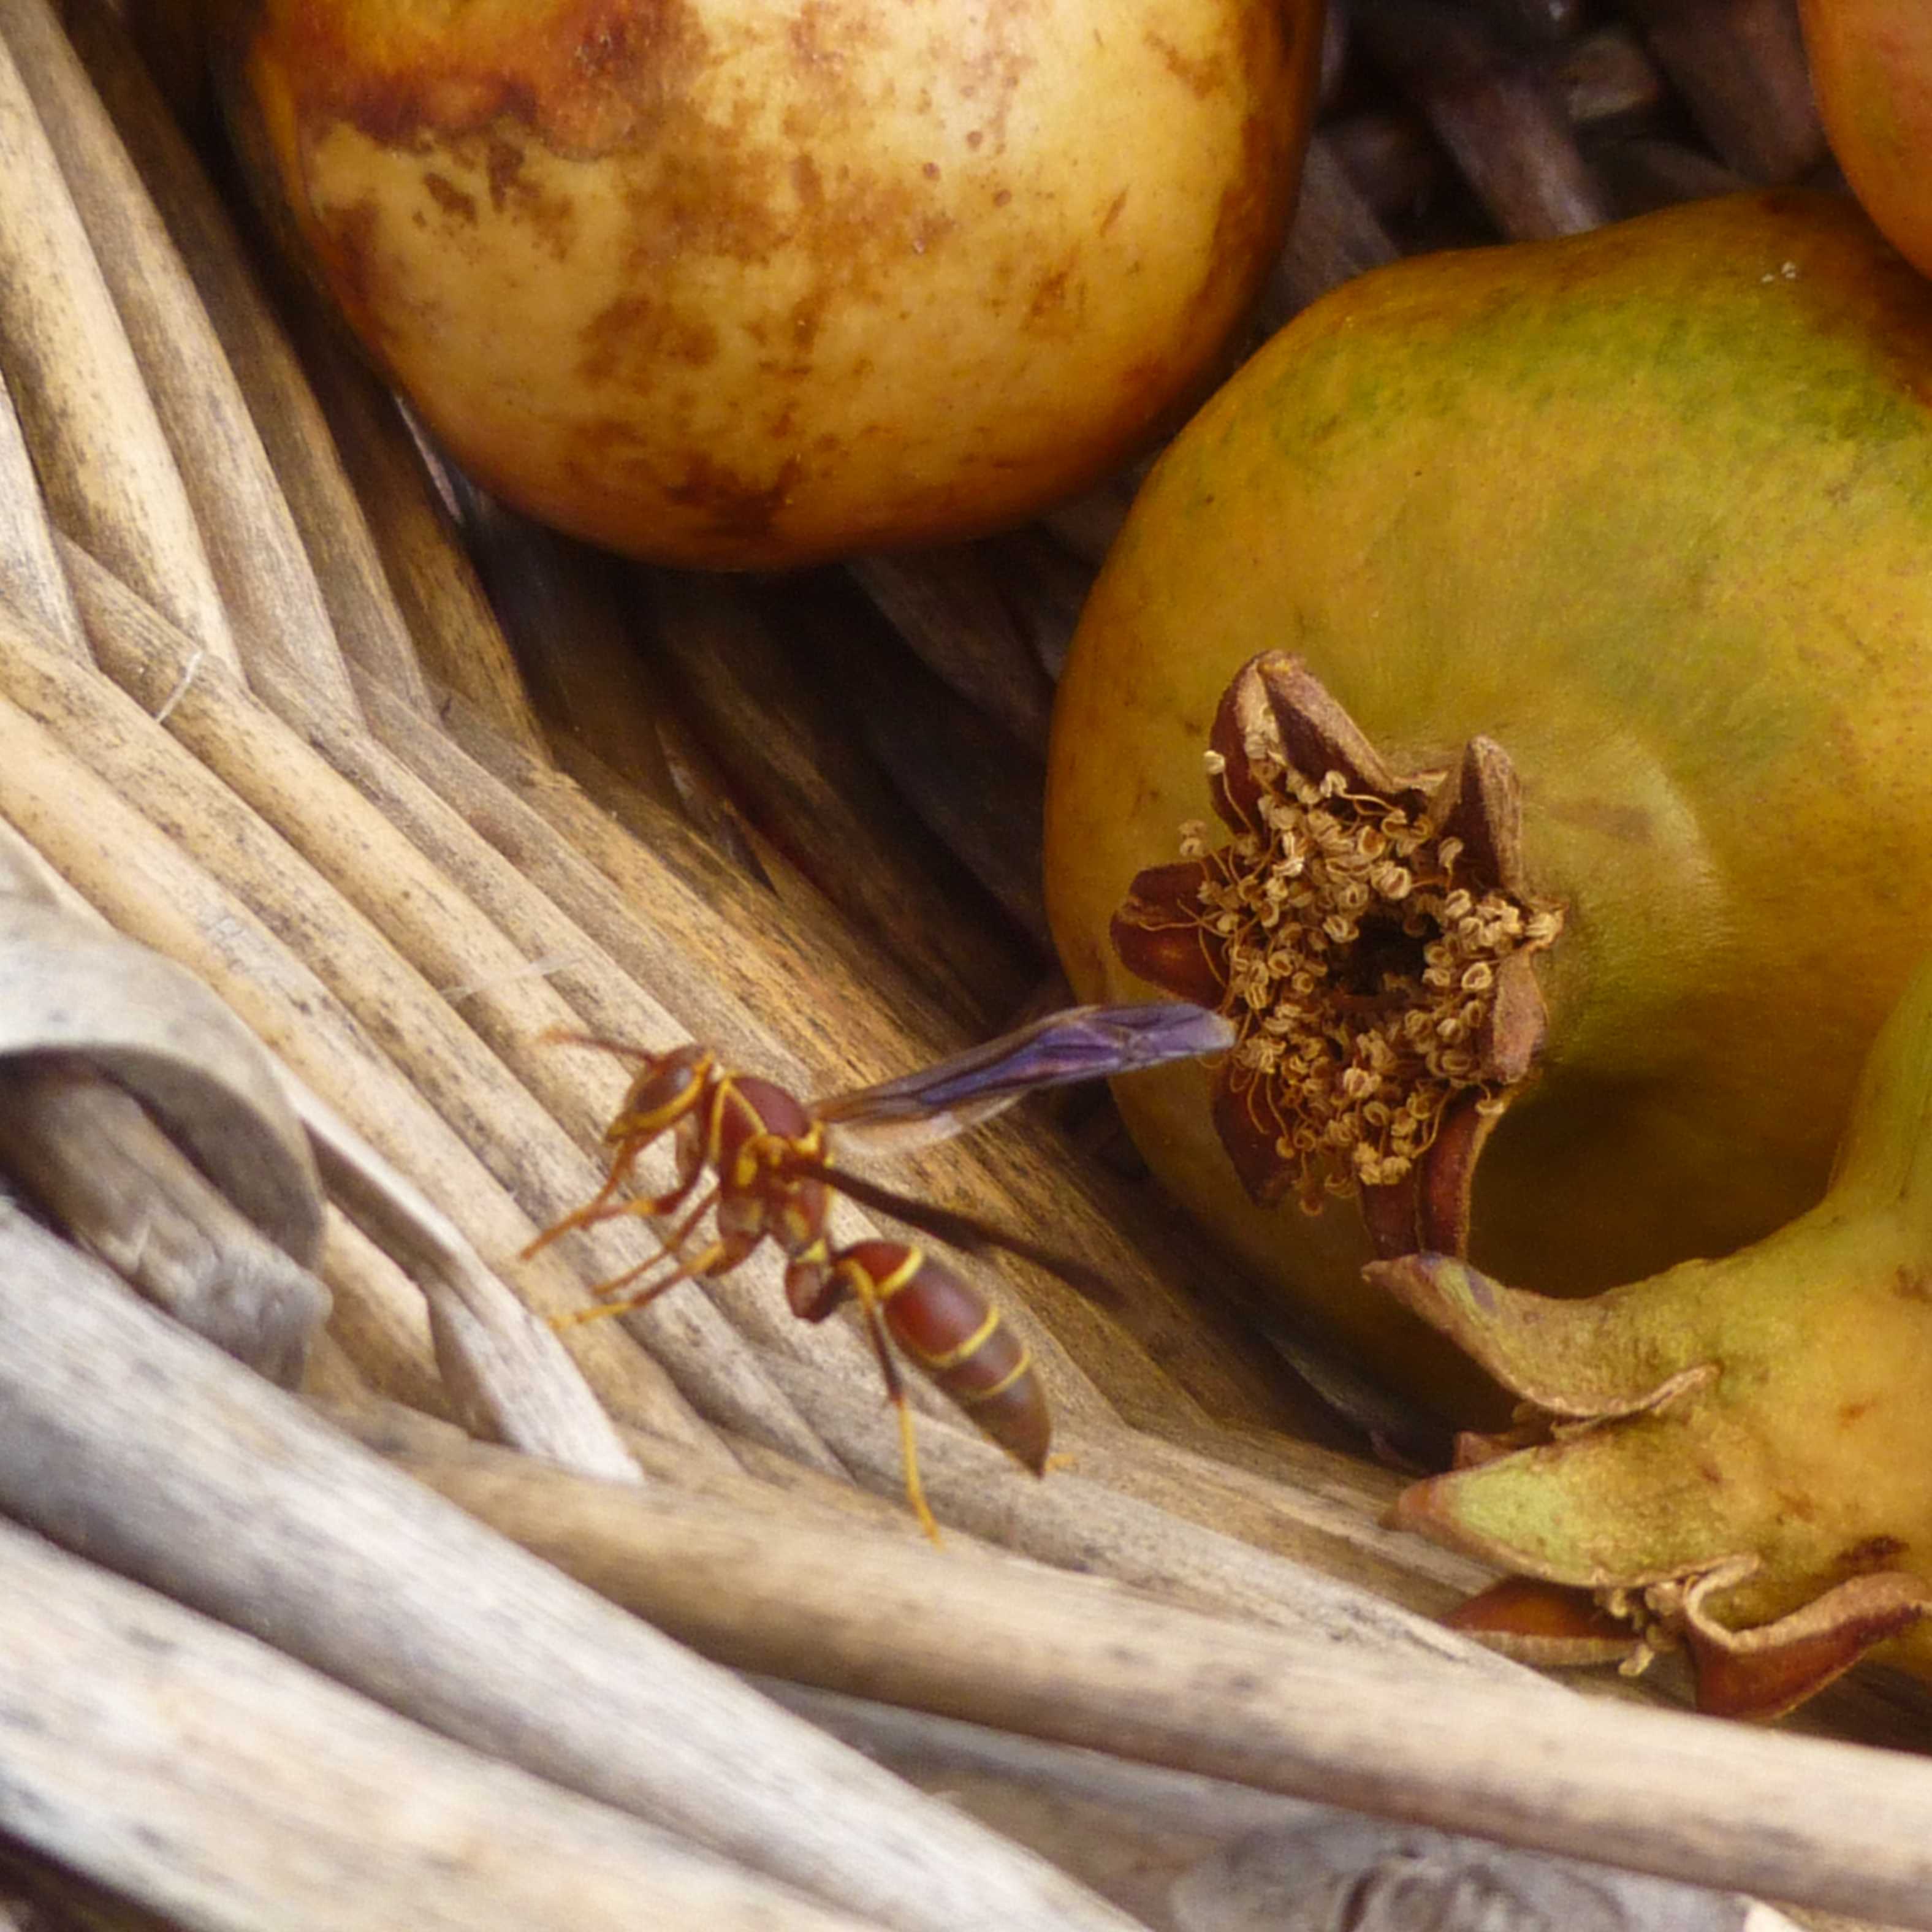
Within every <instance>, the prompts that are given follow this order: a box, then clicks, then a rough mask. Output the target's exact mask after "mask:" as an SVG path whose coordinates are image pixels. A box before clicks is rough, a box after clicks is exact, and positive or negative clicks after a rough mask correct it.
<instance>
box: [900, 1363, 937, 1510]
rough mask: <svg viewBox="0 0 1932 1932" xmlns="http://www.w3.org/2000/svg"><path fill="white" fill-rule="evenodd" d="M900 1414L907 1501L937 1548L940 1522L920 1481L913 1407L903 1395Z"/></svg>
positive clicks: (901, 1456)
mask: <svg viewBox="0 0 1932 1932" xmlns="http://www.w3.org/2000/svg"><path fill="white" fill-rule="evenodd" d="M895 1407H896V1408H897V1409H898V1412H899V1461H900V1463H901V1466H903V1468H904V1471H905V1493H906V1501H907V1502H909V1503H910V1504H911V1505H912V1511H913V1515H914V1516H916V1517H918V1518H919V1528H920V1529H922V1530H924V1531H925V1532H926V1535H927V1536H928V1537H929V1538H930V1539H931V1541H932V1542H933V1544H935V1546H936V1545H937V1544H938V1543H939V1541H940V1540H941V1539H940V1535H939V1522H938V1518H937V1517H935V1516H934V1514H932V1509H931V1508H929V1506H928V1505H927V1502H926V1485H925V1484H923V1483H922V1482H921V1481H919V1443H918V1440H917V1439H916V1436H914V1434H913V1421H912V1405H911V1403H909V1402H907V1400H906V1399H905V1397H904V1395H903V1394H900V1395H899V1396H898V1397H895Z"/></svg>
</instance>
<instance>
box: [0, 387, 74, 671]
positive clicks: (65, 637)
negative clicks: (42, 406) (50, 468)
mask: <svg viewBox="0 0 1932 1932" xmlns="http://www.w3.org/2000/svg"><path fill="white" fill-rule="evenodd" d="M0 583H4V584H5V586H6V594H7V600H8V601H10V603H13V604H17V605H18V606H19V607H20V608H21V609H22V610H24V611H26V613H27V616H28V618H29V619H31V621H32V622H34V623H35V624H37V625H39V626H40V628H41V629H42V630H43V631H46V634H47V635H48V636H49V637H50V638H52V640H55V642H56V643H58V644H59V646H61V648H62V649H64V650H65V651H68V652H70V653H71V655H74V656H75V657H77V658H84V657H86V655H87V635H86V632H85V631H83V629H82V628H81V622H80V611H79V610H77V609H76V608H75V607H74V592H72V591H71V589H68V581H67V577H66V574H65V572H64V571H62V568H61V562H60V553H59V551H58V550H57V549H56V548H55V545H54V537H53V532H52V529H51V528H49V525H48V523H47V511H46V503H45V502H43V500H42V499H41V496H40V479H39V478H37V477H36V476H35V475H34V459H33V458H32V457H31V455H29V454H28V449H27V444H26V437H24V436H23V434H22V432H21V429H20V416H19V415H18V413H17V412H16V411H15V410H14V407H13V396H12V395H11V394H10V392H9V391H8V389H7V384H6V382H5V378H4V377H0Z"/></svg>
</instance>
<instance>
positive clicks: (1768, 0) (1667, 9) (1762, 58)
mask: <svg viewBox="0 0 1932 1932" xmlns="http://www.w3.org/2000/svg"><path fill="white" fill-rule="evenodd" d="M1628 10H1629V11H1630V12H1631V13H1632V14H1634V16H1635V17H1636V18H1637V22H1638V23H1639V24H1640V26H1642V28H1643V32H1644V37H1645V38H1646V40H1648V42H1649V44H1650V49H1651V51H1652V52H1653V53H1654V54H1655V55H1656V56H1657V59H1658V65H1659V66H1661V68H1663V69H1664V71H1665V72H1666V73H1667V74H1669V76H1670V78H1671V80H1673V82H1675V83H1676V86H1677V87H1678V89H1679V90H1680V92H1682V95H1683V96H1684V98H1685V101H1687V102H1688V104H1689V106H1690V109H1691V117H1692V118H1693V119H1694V120H1695V121H1696V122H1697V125H1698V127H1699V128H1700V130H1701V131H1702V132H1703V135H1704V137H1705V139H1706V140H1708V141H1709V142H1710V143H1711V145H1712V147H1713V148H1715V149H1716V150H1717V151H1718V155H1719V157H1720V158H1721V160H1723V161H1724V163H1725V164H1726V165H1727V166H1729V167H1731V168H1733V169H1736V171H1737V172H1739V174H1741V175H1743V176H1744V177H1745V179H1746V180H1747V181H1761V182H1766V183H1783V182H1786V181H1796V179H1797V178H1799V176H1800V175H1802V174H1804V173H1805V172H1806V171H1807V170H1808V169H1811V168H1813V167H1814V166H1817V163H1819V162H1820V160H1823V159H1824V158H1825V131H1824V129H1823V126H1822V124H1820V121H1819V118H1818V108H1817V102H1816V101H1814V99H1813V98H1812V93H1811V74H1810V71H1809V70H1808V67H1807V65H1806V63H1805V44H1804V40H1803V37H1802V34H1801V32H1800V31H1799V16H1798V7H1797V5H1796V0H1630V5H1629V8H1628Z"/></svg>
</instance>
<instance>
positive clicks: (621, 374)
mask: <svg viewBox="0 0 1932 1932" xmlns="http://www.w3.org/2000/svg"><path fill="white" fill-rule="evenodd" d="M579 340H580V343H581V344H582V353H581V354H580V356H579V357H578V359H577V373H578V374H579V375H580V376H581V377H583V380H584V381H585V382H586V383H589V384H592V385H595V384H599V383H637V382H639V381H641V380H646V378H647V375H648V371H649V368H650V367H651V365H652V364H653V363H655V362H661V361H669V362H678V363H682V365H685V367H686V368H692V369H701V368H703V367H704V366H705V365H706V363H708V362H712V360H713V359H715V357H716V356H717V354H718V331H717V329H716V328H715V326H713V324H712V323H711V321H710V320H709V318H708V317H704V316H690V315H682V314H679V312H678V311H676V310H675V309H673V308H670V306H668V305H667V304H664V303H662V302H654V301H652V299H651V298H650V297H649V296H622V297H620V298H619V299H618V300H616V302H610V303H608V304H607V305H605V307H604V308H603V309H602V310H601V311H600V312H599V313H598V314H597V315H596V316H595V317H593V318H592V320H590V321H589V323H586V324H585V326H584V328H583V331H582V333H581V335H580V338H579Z"/></svg>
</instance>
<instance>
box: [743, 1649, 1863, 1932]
mask: <svg viewBox="0 0 1932 1932" xmlns="http://www.w3.org/2000/svg"><path fill="white" fill-rule="evenodd" d="M753 1682H754V1683H755V1684H756V1685H757V1688H759V1689H760V1690H761V1691H763V1692H764V1693H765V1694H766V1696H767V1697H772V1698H774V1699H775V1700H776V1701H777V1702H778V1703H781V1704H783V1705H784V1706H785V1708H786V1709H787V1710H790V1711H796V1712H797V1713H798V1714H799V1715H800V1716H801V1717H805V1718H810V1719H811V1721H812V1722H813V1723H814V1724H817V1725H818V1726H819V1727H820V1728H821V1729H823V1730H828V1731H829V1732H830V1733H832V1736H834V1737H836V1738H842V1739H844V1741H845V1742H847V1744H850V1745H853V1746H855V1747H856V1748H857V1749H859V1750H860V1751H863V1752H864V1753H865V1755H866V1756H867V1757H869V1758H871V1759H872V1760H874V1762H875V1763H880V1764H883V1765H886V1766H889V1768H890V1769H892V1770H893V1771H895V1772H897V1773H898V1775H900V1776H901V1778H906V1779H907V1780H908V1781H910V1782H911V1783H913V1784H916V1785H917V1786H919V1788H920V1789H921V1790H938V1791H944V1793H946V1794H947V1797H948V1798H949V1799H950V1801H951V1802H953V1804H955V1805H960V1806H962V1808H964V1809H965V1810H966V1811H968V1812H969V1813H970V1814H971V1815H972V1816H973V1817H976V1818H980V1819H982V1820H984V1821H985V1822H986V1823H989V1824H995V1825H996V1826H998V1829H1004V1830H1005V1831H1007V1832H1010V1834H1011V1835H1013V1836H1015V1837H1016V1838H1019V1840H1020V1841H1021V1842H1022V1843H1024V1844H1028V1845H1031V1846H1032V1847H1033V1849H1034V1850H1036V1851H1037V1852H1040V1853H1041V1854H1042V1855H1043V1856H1046V1857H1049V1858H1052V1860H1053V1861H1054V1862H1055V1864H1058V1865H1061V1866H1062V1867H1064V1869H1066V1870H1069V1871H1070V1872H1072V1873H1074V1874H1075V1876H1077V1877H1079V1878H1081V1879H1084V1880H1085V1882H1087V1883H1088V1884H1089V1885H1092V1886H1094V1888H1095V1889H1096V1890H1097V1891H1102V1892H1103V1893H1104V1894H1106V1896H1107V1897H1110V1898H1112V1899H1113V1900H1115V1903H1118V1904H1120V1905H1122V1906H1125V1907H1126V1908H1127V1909H1128V1910H1130V1911H1131V1912H1136V1914H1137V1915H1139V1916H1140V1917H1142V1918H1145V1920H1146V1921H1148V1924H1150V1925H1153V1926H1157V1927H1169V1928H1171V1932H1208V1928H1210V1927H1212V1928H1215V1932H1340V1921H1338V1919H1337V1917H1336V1913H1337V1912H1338V1911H1342V1910H1344V1909H1347V1908H1345V1907H1344V1906H1343V1904H1342V1900H1343V1898H1346V1900H1348V1903H1349V1907H1350V1908H1355V1909H1357V1912H1358V1921H1359V1925H1360V1927H1361V1932H1367V1928H1368V1927H1371V1926H1381V1927H1387V1928H1388V1932H1398V1926H1399V1924H1400V1925H1413V1926H1414V1927H1416V1928H1417V1932H1421V1928H1423V1927H1425V1926H1426V1927H1431V1928H1434V1932H1484V1927H1486V1924H1488V1923H1492V1922H1493V1924H1495V1926H1496V1927H1497V1928H1498V1932H1500V1927H1501V1926H1502V1924H1505V1923H1514V1924H1525V1923H1526V1921H1523V1919H1522V1918H1520V1915H1519V1912H1518V1910H1513V1908H1517V1909H1527V1910H1528V1911H1529V1912H1530V1913H1531V1914H1532V1921H1533V1922H1534V1923H1535V1924H1536V1925H1537V1926H1538V1927H1540V1928H1543V1932H1573V1927H1572V1925H1571V1914H1574V1915H1575V1923H1576V1924H1583V1923H1588V1924H1590V1925H1591V1926H1592V1927H1593V1928H1594V1932H1616V1928H1620V1932H1664V1928H1666V1927H1668V1928H1670V1932H1800V1928H1799V1927H1798V1926H1797V1925H1796V1924H1795V1923H1794V1922H1793V1921H1792V1920H1790V1919H1789V1918H1786V1917H1785V1916H1784V1914H1783V1913H1782V1912H1776V1911H1774V1910H1773V1909H1772V1908H1771V1907H1770V1906H1766V1905H1764V1904H1762V1903H1759V1902H1757V1900H1750V1899H1745V1898H1742V1897H1739V1896H1738V1895H1737V1894H1735V1893H1725V1892H1712V1891H1694V1890H1691V1889H1689V1888H1679V1887H1676V1886H1672V1887H1670V1888H1669V1890H1668V1891H1667V1892H1664V1893H1662V1894H1661V1895H1660V1888H1661V1883H1662V1882H1661V1881H1659V1880H1658V1879H1647V1878H1637V1877H1634V1876H1631V1874H1628V1873H1619V1872H1616V1871H1614V1870H1611V1869H1610V1868H1609V1867H1606V1866H1604V1865H1601V1864H1595V1863H1589V1864H1586V1863H1583V1861H1577V1863H1576V1864H1574V1866H1572V1867H1568V1868H1567V1869H1566V1870H1564V1872H1563V1873H1562V1876H1563V1877H1564V1878H1565V1879H1568V1880H1574V1885H1576V1887H1577V1888H1580V1889H1579V1891H1567V1890H1566V1891H1565V1892H1564V1893H1563V1894H1562V1895H1561V1896H1560V1897H1559V1898H1558V1899H1556V1900H1552V1899H1550V1897H1549V1888H1548V1885H1547V1873H1548V1872H1549V1867H1547V1864H1545V1862H1544V1859H1543V1858H1542V1856H1541V1855H1540V1854H1537V1853H1534V1852H1520V1851H1511V1850H1505V1849H1502V1848H1501V1847H1499V1846H1493V1845H1485V1844H1484V1843H1482V1842H1481V1841H1473V1840H1460V1839H1448V1838H1440V1837H1439V1836H1438V1835H1436V1834H1434V1833H1432V1832H1426V1831H1418V1829H1416V1828H1415V1826H1412V1825H1409V1824H1408V1823H1382V1822H1380V1821H1372V1820H1367V1819H1364V1818H1361V1817H1358V1815H1357V1814H1355V1813H1353V1812H1349V1811H1337V1810H1336V1809H1335V1808H1334V1807H1333V1806H1331V1805H1317V1804H1313V1803H1311V1802H1308V1801H1307V1800H1305V1799H1294V1798H1284V1797H1282V1796H1280V1795H1279V1794H1277V1793H1274V1792H1265V1791H1257V1790H1253V1789H1252V1788H1251V1787H1247V1786H1243V1785H1238V1784H1228V1783H1226V1781H1223V1780H1222V1779H1219V1778H1202V1777H1199V1776H1197V1775H1195V1774H1193V1773H1192V1772H1179V1771H1169V1770H1166V1769H1163V1768H1162V1767H1160V1766H1155V1765H1146V1764H1136V1763H1133V1762H1132V1761H1131V1760H1127V1759H1124V1758H1118V1757H1108V1756H1106V1755H1105V1754H1103V1753H1101V1752H1098V1751H1079V1750H1076V1749H1074V1748H1072V1747H1070V1746H1068V1745H1049V1744H1043V1743H1041V1742H1040V1741H1039V1740H1038V1739H1034V1738H1022V1737H1016V1736H1013V1734H1012V1733H1010V1732H1007V1731H992V1730H987V1729H986V1727H984V1726H983V1725H979V1724H962V1723H961V1722H959V1721H958V1720H957V1719H956V1718H938V1717H935V1716H934V1715H932V1713H931V1712H926V1711H909V1710H907V1709H903V1708H902V1707H900V1706H895V1705H890V1704H881V1703H875V1702H874V1701H873V1700H871V1699H869V1698H859V1697H847V1696H841V1695H840V1694H838V1693H836V1692H833V1691H813V1690H809V1689H807V1688H805V1687H804V1686H803V1685H796V1684H791V1683H788V1682H786V1681H785V1680H784V1679H781V1678H774V1677H758V1678H755V1679H753ZM1472 1866H1473V1867H1475V1869H1474V1870H1472V1869H1471V1867H1472ZM1540 1881H1542V1882H1540ZM1472 1900H1481V1903H1480V1904H1472ZM1539 1905H1541V1906H1544V1908H1545V1911H1544V1916H1543V1917H1541V1918H1535V1917H1534V1914H1535V1909H1536V1907H1537V1906H1539ZM1559 1906H1560V1907H1567V1908H1568V1910H1567V1911H1565V1912H1564V1913H1563V1915H1561V1916H1559V1911H1558V1909H1556V1908H1558V1907H1559ZM1613 1908H1615V1909H1618V1910H1619V1911H1620V1912H1621V1913H1622V1916H1621V1918H1619V1919H1618V1920H1617V1921H1616V1928H1613V1924H1612V1922H1611V1921H1610V1919H1608V1918H1605V1917H1604V1914H1605V1913H1606V1912H1609V1911H1610V1910H1612V1909H1613ZM1472 1911H1473V1912H1475V1913H1476V1914H1477V1916H1476V1917H1475V1918H1471V1917H1470V1916H1469V1913H1470V1912H1472ZM1486 1911H1488V1912H1492V1913H1494V1914H1500V1915H1501V1917H1500V1918H1492V1919H1490V1920H1486V1918H1485V1916H1484V1914H1485V1912H1486ZM1391 1914H1394V1915H1395V1916H1394V1917H1393V1918H1392V1917H1391ZM1405 1915H1406V1916H1405ZM1832 1932H1860V1929H1859V1928H1858V1927H1852V1926H1850V1925H1847V1924H1845V1923H1844V1922H1843V1921H1835V1924H1834V1926H1833V1927H1832ZM1867 1932H1878V1929H1877V1928H1876V1927H1872V1928H1867Z"/></svg>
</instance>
